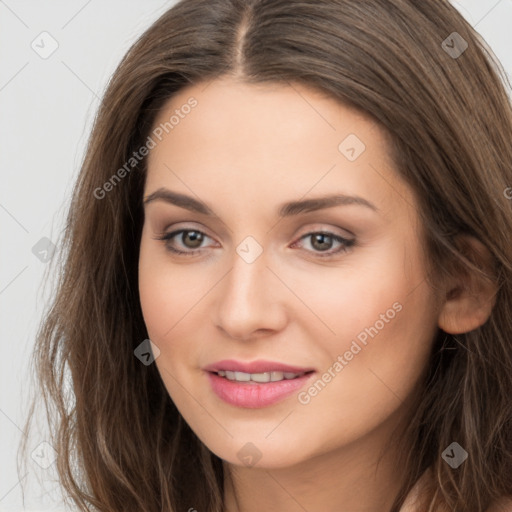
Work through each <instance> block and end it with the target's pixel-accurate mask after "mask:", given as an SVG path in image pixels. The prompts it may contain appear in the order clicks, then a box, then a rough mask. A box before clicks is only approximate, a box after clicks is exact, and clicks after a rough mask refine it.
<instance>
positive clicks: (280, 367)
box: [203, 359, 314, 373]
mask: <svg viewBox="0 0 512 512" xmlns="http://www.w3.org/2000/svg"><path fill="white" fill-rule="evenodd" d="M203 370H206V371H208V372H218V371H220V370H224V371H226V370H227V371H231V372H244V373H265V372H289V373H306V372H311V371H314V368H310V367H299V366H292V365H289V364H284V363H279V362H276V361H264V360H258V361H251V362H243V361H235V360H234V359H224V360H223V361H217V362H216V363H213V364H209V365H207V366H205V367H204V368H203Z"/></svg>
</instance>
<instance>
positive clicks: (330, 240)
mask: <svg viewBox="0 0 512 512" xmlns="http://www.w3.org/2000/svg"><path fill="white" fill-rule="evenodd" d="M178 235H181V236H180V237H178V238H176V237H177V236H178ZM207 238H210V237H209V236H208V235H206V234H205V233H203V232H202V231H199V230H197V229H179V230H176V231H172V232H171V233H164V234H162V235H161V236H158V237H156V239H157V240H162V241H164V242H165V247H166V249H167V250H169V251H171V252H173V253H175V254H180V255H183V256H193V255H195V254H196V253H198V252H200V251H201V249H203V248H204V247H201V245H202V243H203V242H204V241H205V239H207ZM175 239H176V240H178V241H179V242H180V244H181V248H177V247H176V240H175ZM306 239H310V243H309V245H310V246H311V247H312V250H310V249H308V252H313V253H316V254H315V255H317V256H319V257H320V258H329V257H333V256H336V255H338V254H341V253H344V252H346V251H347V250H348V249H349V248H350V247H352V246H354V245H355V239H347V238H344V237H342V236H340V235H336V234H335V233H331V232H329V231H314V232H311V233H307V234H305V235H303V236H301V237H300V239H299V240H306ZM297 243H298V242H295V243H294V244H292V246H291V247H294V246H296V245H297ZM335 243H337V244H339V245H338V248H337V249H335V250H332V246H333V245H334V244H335ZM183 248H184V249H185V250H183Z"/></svg>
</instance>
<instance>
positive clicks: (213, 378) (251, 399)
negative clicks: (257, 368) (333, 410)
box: [208, 372, 314, 409]
mask: <svg viewBox="0 0 512 512" xmlns="http://www.w3.org/2000/svg"><path fill="white" fill-rule="evenodd" d="M313 374H314V372H312V373H307V374H305V375H302V376H301V377H297V378H295V379H284V380H280V381H277V382H264V383H259V382H254V381H249V382H238V381H233V380H228V379H226V378H225V377H220V376H219V375H217V374H216V373H213V372H208V378H209V379H210V384H211V386H212V389H213V391H214V393H215V394H216V395H217V396H218V397H219V398H221V399H222V400H224V402H227V403H228V404H231V405H235V406H237V407H246V408H249V409H256V408H259V407H266V406H268V405H273V404H275V403H277V402H280V401H281V400H284V399H285V398H286V397H288V396H290V395H291V394H293V393H294V392H296V391H298V390H299V389H300V388H301V387H303V386H304V385H305V383H306V382H307V381H308V380H309V379H310V378H311V376H312V375H313Z"/></svg>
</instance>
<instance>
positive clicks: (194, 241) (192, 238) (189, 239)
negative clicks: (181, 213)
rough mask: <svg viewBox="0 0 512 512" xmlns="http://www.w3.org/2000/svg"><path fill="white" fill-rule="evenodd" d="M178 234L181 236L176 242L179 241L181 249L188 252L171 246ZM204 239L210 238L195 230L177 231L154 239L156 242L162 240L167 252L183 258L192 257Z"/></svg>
mask: <svg viewBox="0 0 512 512" xmlns="http://www.w3.org/2000/svg"><path fill="white" fill-rule="evenodd" d="M179 234H181V237H179V238H178V240H180V242H181V244H182V247H185V249H189V250H182V249H178V248H176V247H175V246H174V245H173V242H174V240H173V239H174V238H175V237H176V236H177V235H179ZM205 238H210V237H209V236H208V235H206V234H205V233H203V232H202V231H199V230H197V229H179V230H177V231H173V232H171V233H164V234H163V235H161V236H158V237H156V239H157V240H162V241H164V242H165V247H166V249H167V250H169V251H171V252H174V253H176V254H182V255H185V256H190V255H194V254H196V253H197V252H199V250H200V246H201V244H202V243H203V241H204V240H205Z"/></svg>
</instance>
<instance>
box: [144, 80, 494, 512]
mask: <svg viewBox="0 0 512 512" xmlns="http://www.w3.org/2000/svg"><path fill="white" fill-rule="evenodd" d="M191 96H193V97H194V98H196V99H197V101H198V104H197V106H196V107H195V108H194V109H193V110H192V111H191V112H190V113H189V114H188V115H186V116H184V117H183V118H182V119H180V122H179V124H177V125H176V126H174V128H173V129H172V130H171V131H169V133H168V134H167V135H165V137H163V138H162V141H160V142H158V144H157V145H156V147H155V148H154V149H152V150H151V151H150V154H149V156H148V173H147V179H146V183H145V189H144V197H145V198H147V197H148V196H149V195H150V194H152V193H153V192H155V191H156V190H158V189H160V188H167V189H170V190H173V191H176V192H180V193H184V194H187V195H190V196H193V197H194V198H195V199H200V200H201V201H203V202H205V203H206V204H207V205H208V206H209V208H210V209H211V210H212V211H213V212H215V214H216V215H217V216H218V218H215V217H209V216H207V215H205V214H201V213H195V212H191V211H188V210H185V209H183V208H180V207H178V206H176V205H173V204H170V203H167V202H166V201H164V200H154V201H151V202H148V203H147V204H146V205H145V222H144V228H143V233H142V239H141V246H140V263H139V289H140V300H141V305H142V310H143V314H144V319H145V323H146V326H147V329H148V334H149V337H150V339H151V340H152V342H153V343H154V344H155V345H156V346H158V348H159V350H160V355H159V356H158V357H157V359H156V361H155V364H156V365H157V367H158V370H159V372H160V375H161V377H162V379H163V382H164V383H165V386H166V389H167V390H168V392H169V395H170V396H171V398H172V400H173V401H174V402H175V404H176V406H177V407H178V409H179V411H180V412H181V414H182V415H183V417H184V418H185V420H186V421H187V423H188V424H189V425H190V427H191V428H192V429H193V430H194V432H195V433H196V434H197V436H198V437H199V438H200V439H201V440H202V441H203V442H204V443H205V444H206V446H207V447H208V448H209V449H210V450H211V451H212V452H213V453H215V454H216V455H218V456H219V457H221V458H222V459H223V460H224V461H225V462H224V467H225V469H226V471H225V475H226V490H225V499H226V509H225V510H226V511H228V512H235V511H238V510H243V511H244V512H253V511H260V510H269V511H270V510H276V511H277V510H286V511H289V512H295V511H304V510H322V511H326V512H330V511H332V512H334V511H336V512H339V511H353V510H360V511H366V512H370V511H383V510H387V507H388V508H389V507H390V505H391V503H392V501H393V499H394V497H395V494H396V492H397V491H398V486H399V483H400V479H401V478H402V476H403V475H401V474H400V468H398V467H396V464H394V463H393V461H395V460H396V447H395V446H391V447H390V449H389V450H388V451H387V452H386V453H385V455H384V456H383V457H382V458H381V460H380V463H379V466H378V468H377V466H376V464H377V461H378V459H379V456H380V455H382V453H383V450H384V447H385V446H386V445H387V442H388V440H389V436H390V435H391V433H392V431H393V429H394V428H396V426H397V425H398V423H399V421H400V420H401V419H402V418H403V415H404V413H405V412H406V407H407V405H408V404H409V399H410V396H411V393H412V390H413V388H414V385H415V384H416V383H417V382H418V380H419V379H420V378H421V376H422V375H423V372H424V370H425V367H426V364H427V359H428V355H429V350H430V347H431V343H432V340H433V337H434V335H435V333H436V331H437V329H438V327H446V328H447V329H448V328H449V329H451V332H456V331H459V332H464V329H467V328H468V326H470V325H477V324H479V323H482V322H483V321H485V318H486V317H487V316H488V312H489V311H488V309H485V308H486V307H487V308H488V302H486V301H485V300H479V301H476V302H475V299H474V297H475V296H476V295H475V294H474V293H473V295H472V296H473V299H472V300H473V302H468V299H466V298H465V297H462V296H459V297H455V298H453V299H452V300H451V301H447V300H445V299H443V294H441V298H440V296H439V295H437V294H435V293H434V292H433V290H432V289H431V288H430V287H429V285H428V284H427V282H426V262H425V257H424V254H423V243H422V239H421V235H422V229H421V225H420V223H419V220H418V212H417V210H416V206H415V205H416V204H417V199H416V198H415V196H414V194H413V192H412V190H411V189H410V188H409V187H408V186H407V185H406V184H405V183H404V182H403V181H402V180H401V178H400V177H399V175H398V174H397V172H396V170H395V168H394V164H393V162H392V160H391V158H390V156H389V150H388V145H387V139H386V137H385V135H384V133H383V132H382V131H381V129H380V127H379V126H378V125H377V124H375V123H374V122H373V121H372V120H371V119H370V118H368V117H367V116H365V115H363V114H361V113H359V112H357V111H355V110H353V109H351V108H349V107H347V106H345V105H343V104H341V103H339V102H336V101H334V100H333V99H331V98H329V97H327V96H325V95H323V94H321V93H320V92H318V91H316V90H313V89H310V88H307V87H304V86H299V85H297V84H294V85H293V87H291V86H287V85H280V84H279V85H278V84H258V85H248V84H244V83H242V82H240V81H237V80H235V79H232V78H227V77H224V78H222V79H217V80H215V81H213V82H211V83H209V84H204V83H203V84H197V85H194V86H189V87H188V88H186V89H183V90H181V91H180V92H179V94H177V95H176V96H174V97H173V98H172V99H171V100H170V101H168V103H167V104H166V105H165V107H164V108H163V109H162V111H161V112H160V113H159V115H158V118H157V120H156V122H155V126H157V125H159V124H160V123H161V122H165V121H166V120H168V119H169V117H170V116H171V115H172V114H173V113H174V111H175V110H176V109H179V108H180V107H181V106H182V105H184V104H185V103H186V102H187V100H188V99H189V98H190V97H191ZM349 134H355V135H356V136H357V137H358V138H359V139H360V140H361V141H363V143H364V145H365V146H366V149H365V150H364V152H362V153H361V154H360V155H359V156H358V157H357V158H356V159H355V160H354V161H350V160H349V159H347V158H346V156H345V155H344V154H342V152H340V150H339V149H338V146H339V144H340V143H341V142H342V141H343V140H344V139H345V138H346V137H347V136H348V135H349ZM334 192H337V193H344V194H347V195H357V196H360V197H362V198H365V199H366V200H367V201H370V202H371V203H372V204H374V205H375V207H376V208H377V211H374V210H372V209H370V208H367V207H364V206H361V205H357V204H351V205H338V206H334V207H330V208H326V209H323V210H318V211H315V212H308V213H301V214H299V215H297V216H294V217H288V218H279V217H278V216H277V210H278V207H279V205H281V204H282V203H284V202H286V201H292V200H299V199H309V198H313V197H319V196H322V195H325V194H331V193H334ZM178 229H189V230H191V231H196V230H199V231H201V232H202V233H204V234H205V237H204V240H203V242H202V244H200V245H199V252H197V253H196V254H195V255H192V256H187V255H176V254H174V253H172V252H171V251H169V249H168V248H167V247H166V242H165V241H162V240H159V239H157V238H158V237H159V236H161V235H163V234H165V233H171V232H172V231H175V230H178ZM318 231H328V232H331V233H334V234H335V235H340V236H342V237H345V238H350V239H354V238H355V240H356V242H355V245H354V246H352V247H351V248H349V249H348V250H347V251H344V252H340V253H338V254H334V255H333V256H332V257H331V258H322V254H323V252H322V249H321V244H320V248H319V244H318V243H317V244H315V238H314V237H313V236H310V237H305V238H302V237H304V235H307V234H308V233H309V234H311V233H315V232H316V233H317V232H318ZM247 236H252V237H253V238H254V239H255V240H256V241H257V242H258V244H259V245H260V246H261V248H262V250H263V252H262V253H261V255H260V256H259V257H258V258H257V259H256V260H255V261H254V262H252V263H247V262H246V261H245V260H244V259H243V258H242V257H241V256H239V254H238V253H237V252H236V249H237V247H238V246H239V244H240V243H241V242H242V241H243V240H244V239H245V238H246V237H247ZM186 244H188V245H186ZM167 245H171V246H173V247H175V248H178V249H181V250H183V251H187V250H188V251H189V252H190V251H193V250H194V248H197V247H198V246H197V244H195V243H194V241H193V240H192V241H191V240H190V239H188V238H187V237H185V238H183V237H182V234H178V235H177V236H175V237H174V239H173V240H172V241H167ZM326 247H327V248H326V249H325V250H326V251H327V252H332V253H334V252H335V251H336V250H337V249H339V247H340V244H339V243H338V242H336V241H335V240H332V239H329V238H328V239H327V241H326ZM448 285H451V283H447V286H448ZM453 286H456V283H454V284H453ZM446 291H448V290H446ZM452 295H454V294H452ZM396 303H399V305H400V306H401V310H400V311H399V312H396V315H394V318H393V319H391V320H390V319H389V318H388V322H385V323H384V327H383V328H382V329H379V331H378V334H377V335H376V336H375V337H373V338H368V342H367V345H366V346H363V348H362V349H361V350H360V351H359V352H358V353H357V355H355V356H354V357H353V358H352V360H350V361H348V362H347V364H346V365H345V366H344V367H343V369H342V371H340V372H338V373H336V376H335V377H334V378H332V379H331V381H330V382H329V383H328V384H327V385H326V386H325V387H324V388H323V389H322V390H321V392H319V393H318V394H317V395H316V396H314V397H311V400H310V402H309V403H308V404H302V403H300V402H299V401H298V397H297V394H296V393H295V394H292V395H291V396H290V397H288V398H287V399H285V400H284V401H282V402H280V403H278V404H275V405H272V406H269V407H265V408H260V409H245V408H240V407H235V406H232V405H229V404H227V403H225V402H223V401H222V400H221V399H220V398H218V397H217V395H215V394H214V393H213V391H212V389H211V388H210V385H209V382H208V379H207V375H206V373H205V372H204V371H203V370H202V368H203V367H204V366H205V365H207V364H211V363H214V362H216V361H219V360H221V359H238V360H243V361H253V360H256V359H268V360H273V361H279V362H283V363H288V364H291V365H297V366H302V367H304V366H308V367H309V366H312V367H314V368H315V369H316V371H317V374H316V378H315V379H314V381H316V380H317V379H318V378H320V377H321V376H322V374H323V373H324V372H325V371H327V369H328V368H330V367H331V368H332V366H333V364H334V363H335V362H336V361H337V358H338V356H339V355H343V354H344V353H345V352H346V351H348V350H349V349H350V346H351V343H352V342H353V341H354V340H356V337H357V335H358V334H360V333H361V332H362V331H364V329H365V328H369V327H370V326H375V325H376V322H377V321H378V320H379V319H381V318H382V316H381V315H383V314H386V311H387V310H389V309H390V308H391V309H392V305H393V304H396ZM482 304H487V306H485V307H484V306H482ZM478 308H480V309H478ZM454 315H455V316H454ZM454 318H457V320H454ZM450 322H451V323H450ZM379 325H380V323H379ZM360 345H361V344H360ZM306 390H307V388H306ZM248 442H251V443H253V444H254V445H255V446H256V447H257V450H258V451H259V453H260V455H261V458H260V459H259V460H258V462H257V463H256V465H254V466H252V467H251V466H248V465H245V464H244V462H243V461H242V460H241V459H240V458H239V456H238V453H239V452H240V450H242V454H243V453H245V452H244V451H243V450H247V448H244V446H245V445H246V443H248ZM402 448H403V447H402ZM193 505H194V504H193V503H192V504H191V507H193ZM408 510H409V509H408ZM411 510H413V509H411Z"/></svg>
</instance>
